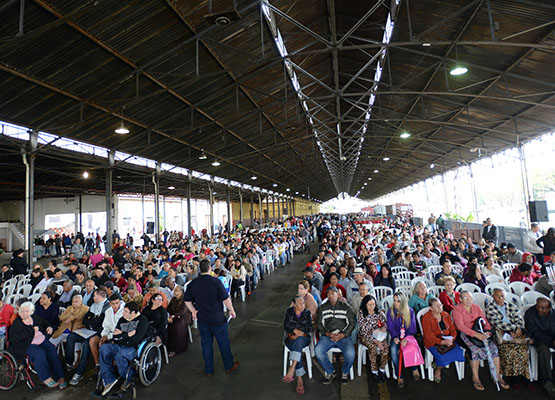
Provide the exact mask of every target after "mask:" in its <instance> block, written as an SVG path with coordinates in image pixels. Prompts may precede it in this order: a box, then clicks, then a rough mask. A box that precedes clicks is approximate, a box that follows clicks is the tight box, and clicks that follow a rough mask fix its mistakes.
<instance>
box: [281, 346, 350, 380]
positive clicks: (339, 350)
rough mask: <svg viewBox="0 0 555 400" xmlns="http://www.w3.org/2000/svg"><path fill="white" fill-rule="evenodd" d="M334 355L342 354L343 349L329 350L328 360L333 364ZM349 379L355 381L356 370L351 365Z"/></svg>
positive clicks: (333, 348)
mask: <svg viewBox="0 0 555 400" xmlns="http://www.w3.org/2000/svg"><path fill="white" fill-rule="evenodd" d="M303 351H304V349H303ZM333 353H341V349H338V348H337V347H332V348H331V349H329V350H328V353H327V354H328V360H330V362H332V358H333ZM309 354H310V353H309ZM284 375H285V374H284ZM349 377H350V378H351V380H354V379H355V369H354V368H353V366H352V365H351V369H350V371H349Z"/></svg>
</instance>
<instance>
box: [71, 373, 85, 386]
mask: <svg viewBox="0 0 555 400" xmlns="http://www.w3.org/2000/svg"><path fill="white" fill-rule="evenodd" d="M82 380H83V375H79V374H75V375H73V377H72V378H71V380H70V381H69V384H70V385H71V386H75V385H77V384H79V382H81V381H82Z"/></svg>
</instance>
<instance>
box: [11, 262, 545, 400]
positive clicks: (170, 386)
mask: <svg viewBox="0 0 555 400" xmlns="http://www.w3.org/2000/svg"><path fill="white" fill-rule="evenodd" d="M307 259H308V256H307V255H297V256H296V257H295V259H294V262H293V263H292V264H290V265H287V266H286V267H285V268H283V269H278V270H276V271H275V272H274V273H273V274H272V275H270V276H267V277H266V279H265V280H264V281H263V282H261V285H260V286H259V288H258V289H257V290H256V291H255V292H254V294H253V296H252V297H251V298H248V299H247V301H246V302H244V303H243V302H241V301H240V300H238V299H236V300H234V305H235V309H236V312H237V315H238V318H237V319H236V320H233V321H232V322H231V323H230V338H231V348H232V351H233V353H234V355H235V359H236V360H239V361H240V362H241V367H240V368H239V369H238V370H237V371H235V372H233V373H232V374H230V375H227V374H225V373H224V370H223V365H222V363H221V358H220V357H219V352H218V351H217V345H216V344H215V347H216V352H215V355H216V357H215V364H216V369H215V373H214V376H213V377H212V378H207V377H206V376H205V375H204V371H203V365H204V364H203V361H202V354H201V351H200V338H199V336H198V331H195V330H194V331H193V334H194V343H193V344H190V346H189V349H188V351H187V352H186V353H184V354H181V355H178V356H176V357H173V358H172V359H171V362H170V364H169V365H166V364H164V365H163V366H162V372H161V374H160V377H159V378H158V381H157V382H155V383H154V384H153V385H152V386H150V387H147V388H145V387H142V386H140V385H139V387H138V390H137V397H138V398H143V399H151V398H163V399H167V400H170V399H210V400H219V399H222V400H223V399H226V400H235V399H236V400H243V399H249V400H255V399H264V400H273V399H288V398H299V397H300V396H299V395H297V394H296V393H295V383H291V384H289V385H286V384H284V383H282V382H281V377H282V362H283V361H282V360H283V346H282V335H283V329H282V322H283V315H284V311H285V309H286V308H287V306H288V304H289V302H290V300H291V298H292V297H293V295H294V294H295V292H296V283H297V282H298V281H299V280H300V279H301V278H302V273H301V272H300V271H301V268H302V267H304V265H305V263H306V261H307ZM313 365H314V368H313V374H314V378H313V379H312V380H311V381H309V380H308V376H306V377H305V395H304V397H306V398H311V399H318V400H327V399H329V400H332V399H333V400H339V399H341V400H344V399H349V400H358V399H369V398H372V399H380V400H388V399H389V398H391V399H401V398H402V399H407V400H412V399H414V400H417V399H418V400H420V399H422V398H424V397H427V396H430V395H432V396H434V397H435V396H437V398H440V399H447V398H450V399H451V400H457V399H468V398H472V399H473V400H474V399H475V400H480V399H491V398H496V399H501V398H503V399H504V400H505V399H507V400H509V399H519V400H528V399H530V400H531V399H547V398H548V397H547V396H546V395H545V394H544V392H543V391H542V389H541V388H540V387H539V386H537V385H535V389H536V390H535V391H531V390H528V389H521V390H508V391H503V392H497V391H496V390H495V387H494V385H493V383H492V381H491V379H489V375H488V373H487V371H486V370H485V369H483V368H482V369H481V377H482V382H483V384H484V386H485V387H486V391H485V392H482V393H479V392H477V391H476V390H474V389H473V388H472V385H471V382H470V370H469V367H468V365H467V372H466V378H465V380H464V381H463V382H457V379H456V373H455V369H454V368H450V369H449V370H446V371H445V374H444V380H443V382H442V383H441V384H440V385H436V384H434V383H432V382H429V381H427V380H426V381H420V382H414V381H412V380H411V379H406V385H405V388H404V389H403V390H402V391H400V390H398V389H397V386H396V383H395V382H394V381H392V380H390V381H388V382H387V383H385V384H379V385H378V384H377V383H376V382H375V381H374V379H373V378H372V377H368V376H367V375H366V373H367V371H366V368H364V369H363V376H362V377H358V376H357V377H356V378H355V380H354V381H352V382H351V383H350V384H349V385H346V386H341V385H340V384H339V380H338V379H337V378H336V381H335V382H334V383H333V384H332V385H329V386H325V385H323V384H322V383H321V382H320V380H321V379H322V372H321V368H320V367H319V366H318V365H317V363H316V362H315V359H314V363H313ZM338 368H339V366H336V369H338ZM88 374H89V375H87V376H86V378H85V379H84V380H83V381H82V382H81V383H80V384H79V386H77V387H71V386H70V387H68V389H67V390H64V391H60V390H57V389H55V390H48V389H46V388H44V387H42V388H40V389H39V390H38V391H36V392H34V393H30V392H29V391H27V389H26V386H25V385H24V384H23V383H22V382H19V383H18V384H17V386H16V387H15V388H14V389H12V390H11V391H10V392H8V393H2V394H0V399H8V398H10V397H8V396H12V397H11V398H12V399H48V400H50V399H52V400H55V399H62V398H64V399H80V400H82V399H84V398H89V397H90V393H91V392H92V391H93V390H94V382H95V377H93V376H92V369H89V370H88ZM35 378H36V377H35ZM69 378H70V376H68V379H69Z"/></svg>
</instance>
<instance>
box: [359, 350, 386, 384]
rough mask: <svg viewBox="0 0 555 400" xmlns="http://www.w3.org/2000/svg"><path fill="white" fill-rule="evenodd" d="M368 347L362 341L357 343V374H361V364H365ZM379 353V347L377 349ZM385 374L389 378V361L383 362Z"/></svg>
mask: <svg viewBox="0 0 555 400" xmlns="http://www.w3.org/2000/svg"><path fill="white" fill-rule="evenodd" d="M367 351H368V348H367V347H366V346H365V345H363V344H362V343H359V344H358V356H357V373H358V376H362V366H363V365H366V352H367ZM378 354H379V349H378ZM385 375H386V376H387V378H388V379H389V363H386V364H385Z"/></svg>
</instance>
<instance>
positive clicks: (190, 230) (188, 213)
mask: <svg viewBox="0 0 555 400" xmlns="http://www.w3.org/2000/svg"><path fill="white" fill-rule="evenodd" d="M192 183H193V173H192V172H191V171H190V170H189V183H187V236H188V237H189V238H190V237H191V236H192V235H193V227H192V226H191V185H192Z"/></svg>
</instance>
